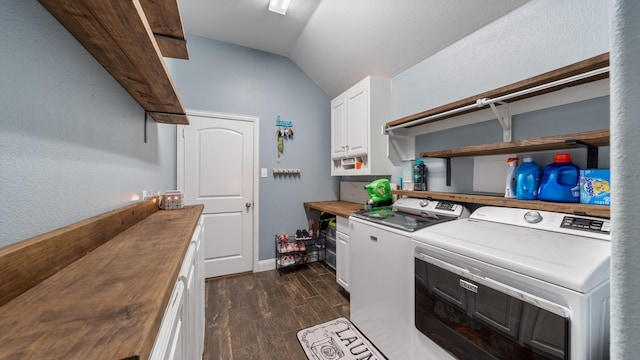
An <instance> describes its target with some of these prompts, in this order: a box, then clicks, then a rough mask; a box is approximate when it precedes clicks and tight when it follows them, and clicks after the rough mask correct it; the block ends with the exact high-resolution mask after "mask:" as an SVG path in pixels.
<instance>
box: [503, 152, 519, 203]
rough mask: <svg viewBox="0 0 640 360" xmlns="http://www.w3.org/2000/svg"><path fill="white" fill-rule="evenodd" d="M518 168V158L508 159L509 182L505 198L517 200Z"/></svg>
mask: <svg viewBox="0 0 640 360" xmlns="http://www.w3.org/2000/svg"><path fill="white" fill-rule="evenodd" d="M517 167H518V158H517V157H511V158H508V159H507V181H506V185H505V188H504V197H506V198H509V199H515V197H516V168H517Z"/></svg>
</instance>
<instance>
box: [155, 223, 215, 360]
mask: <svg viewBox="0 0 640 360" xmlns="http://www.w3.org/2000/svg"><path fill="white" fill-rule="evenodd" d="M202 232H203V227H202V218H200V222H199V223H198V226H197V227H196V230H195V231H194V234H193V237H192V239H191V243H190V244H189V248H188V249H187V252H186V254H185V257H184V260H183V263H182V268H181V269H180V273H179V275H178V279H177V281H176V285H175V287H174V289H173V292H172V293H171V298H170V300H169V304H168V305H167V308H166V310H165V313H164V316H163V318H162V324H161V325H160V330H159V331H158V335H157V336H156V340H155V343H154V345H153V349H152V350H151V356H150V359H152V360H156V359H157V360H179V359H185V360H194V359H201V358H202V353H203V351H204V271H203V270H204V268H203V267H204V264H203V263H204V256H203V254H202V252H203V247H202V244H201V243H202V241H201V238H202Z"/></svg>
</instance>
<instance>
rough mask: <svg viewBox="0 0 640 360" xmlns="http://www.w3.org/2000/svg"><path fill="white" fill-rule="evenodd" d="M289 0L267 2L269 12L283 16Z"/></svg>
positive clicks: (270, 0)
mask: <svg viewBox="0 0 640 360" xmlns="http://www.w3.org/2000/svg"><path fill="white" fill-rule="evenodd" d="M290 2H291V0H269V11H273V12H275V13H278V14H280V15H285V14H286V13H287V9H288V8H289V3H290Z"/></svg>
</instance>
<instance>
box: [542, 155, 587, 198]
mask: <svg viewBox="0 0 640 360" xmlns="http://www.w3.org/2000/svg"><path fill="white" fill-rule="evenodd" d="M538 199H540V200H544V201H557V202H576V203H577V202H580V169H579V168H578V167H577V166H576V165H574V164H573V163H572V162H571V154H556V156H555V159H554V160H553V163H551V164H549V165H547V166H545V167H544V171H543V173H542V180H541V181H540V190H539V192H538Z"/></svg>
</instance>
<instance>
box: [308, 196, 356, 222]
mask: <svg viewBox="0 0 640 360" xmlns="http://www.w3.org/2000/svg"><path fill="white" fill-rule="evenodd" d="M304 207H306V208H307V209H310V210H318V211H324V212H326V213H329V214H333V215H336V216H341V217H343V218H348V217H349V216H351V214H353V213H354V212H358V211H360V210H363V209H364V204H358V203H352V202H348V201H339V200H336V201H314V202H306V203H304Z"/></svg>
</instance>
